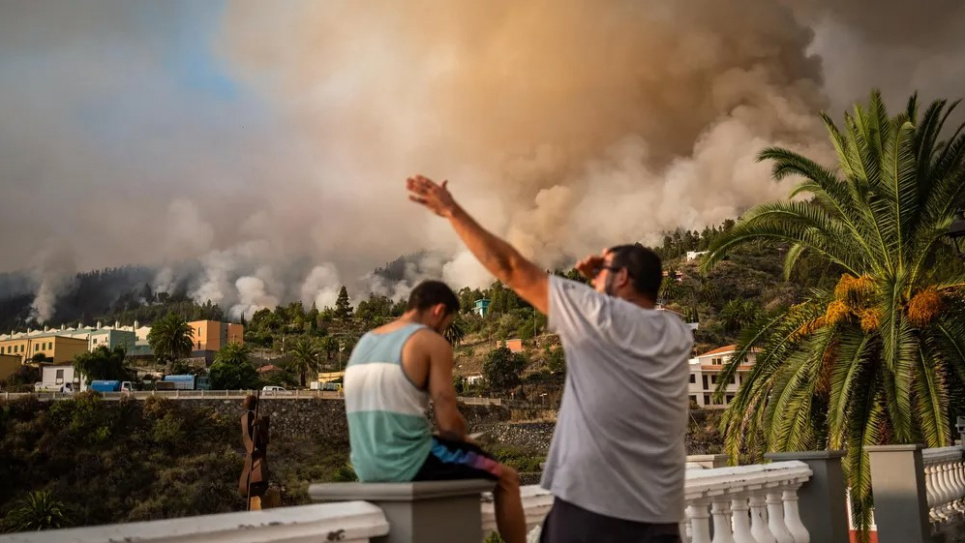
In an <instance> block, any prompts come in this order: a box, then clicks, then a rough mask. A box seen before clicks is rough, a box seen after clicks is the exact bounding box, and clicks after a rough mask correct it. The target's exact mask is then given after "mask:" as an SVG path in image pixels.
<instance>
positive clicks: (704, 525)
mask: <svg viewBox="0 0 965 543" xmlns="http://www.w3.org/2000/svg"><path fill="white" fill-rule="evenodd" d="M687 519H688V520H689V521H690V533H691V543H711V541H710V524H709V520H710V513H709V512H708V511H707V502H706V501H705V500H695V501H694V502H693V503H692V504H691V505H690V506H689V507H687Z"/></svg>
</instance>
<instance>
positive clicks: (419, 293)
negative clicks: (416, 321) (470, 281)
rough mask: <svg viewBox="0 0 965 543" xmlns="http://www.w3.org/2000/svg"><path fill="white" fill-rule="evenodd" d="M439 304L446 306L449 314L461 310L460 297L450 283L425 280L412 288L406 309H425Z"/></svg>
mask: <svg viewBox="0 0 965 543" xmlns="http://www.w3.org/2000/svg"><path fill="white" fill-rule="evenodd" d="M438 304H443V305H445V306H446V314H447V315H451V314H453V313H455V312H457V311H459V297H458V296H456V293H455V292H453V291H452V289H451V288H449V285H447V284H445V283H443V282H442V281H423V282H421V283H419V284H418V285H416V287H415V288H414V289H412V292H411V293H410V294H409V303H408V304H407V305H406V307H405V310H406V311H411V310H413V309H417V310H419V311H424V310H426V309H429V308H430V307H432V306H434V305H438Z"/></svg>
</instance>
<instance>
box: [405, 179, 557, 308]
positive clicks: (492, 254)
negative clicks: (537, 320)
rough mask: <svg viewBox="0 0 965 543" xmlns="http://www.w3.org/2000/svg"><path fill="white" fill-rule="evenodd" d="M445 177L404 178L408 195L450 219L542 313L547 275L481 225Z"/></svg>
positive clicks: (481, 258) (546, 297) (470, 245)
mask: <svg viewBox="0 0 965 543" xmlns="http://www.w3.org/2000/svg"><path fill="white" fill-rule="evenodd" d="M447 184H448V181H443V182H442V185H438V184H436V183H435V182H433V181H432V180H430V179H428V178H425V177H423V176H421V175H417V176H415V177H410V178H409V179H407V180H406V188H407V189H408V190H409V192H410V193H411V194H410V195H409V199H410V200H412V201H413V202H418V203H420V204H422V205H424V206H426V207H427V208H429V209H430V210H432V211H433V212H434V213H436V214H437V215H439V216H441V217H445V218H447V219H449V223H450V224H451V225H452V227H453V229H454V230H455V231H456V234H458V235H459V237H460V238H461V239H462V242H463V243H464V244H465V245H466V247H467V248H468V249H469V251H470V252H472V254H473V255H474V256H475V257H476V258H477V259H478V260H479V262H480V263H481V264H482V265H483V266H484V267H485V268H486V269H487V270H489V273H491V274H493V275H494V276H496V279H499V280H500V281H502V282H503V283H505V284H506V286H508V287H509V288H511V289H512V290H514V291H515V292H516V294H519V296H520V297H521V298H522V299H524V300H526V301H527V302H529V303H530V304H531V305H532V306H533V307H535V308H536V309H537V310H539V311H540V312H542V313H543V314H548V313H549V277H548V276H547V274H546V272H545V271H543V270H541V269H540V268H539V266H537V265H536V264H534V263H533V262H531V261H529V260H528V259H526V258H525V257H523V255H521V254H519V251H517V250H516V248H515V247H513V246H512V245H510V244H509V243H506V242H505V241H504V240H502V239H500V238H498V237H496V236H494V235H493V234H492V233H490V232H489V231H487V230H486V229H484V228H483V227H482V226H480V225H479V223H477V222H476V220H475V219H473V218H472V216H470V215H469V214H468V213H466V210H464V209H463V208H462V207H461V206H460V205H459V204H457V203H456V201H455V200H454V199H453V198H452V194H450V193H449V189H448V188H446V185H447Z"/></svg>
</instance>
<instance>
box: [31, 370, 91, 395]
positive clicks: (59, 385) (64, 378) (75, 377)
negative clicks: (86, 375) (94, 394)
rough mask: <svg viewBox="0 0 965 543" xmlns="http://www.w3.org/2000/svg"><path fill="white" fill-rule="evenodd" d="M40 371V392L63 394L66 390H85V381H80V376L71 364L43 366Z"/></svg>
mask: <svg viewBox="0 0 965 543" xmlns="http://www.w3.org/2000/svg"><path fill="white" fill-rule="evenodd" d="M40 371H41V374H40V384H39V385H40V386H39V388H40V389H41V390H45V391H51V392H64V391H65V390H66V389H68V388H69V389H71V390H73V391H78V390H84V389H86V388H87V382H86V380H82V378H81V375H80V374H79V373H77V372H76V371H75V370H74V366H73V365H71V364H50V365H44V366H43V367H42V368H41V370H40Z"/></svg>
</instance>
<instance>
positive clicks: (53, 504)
mask: <svg viewBox="0 0 965 543" xmlns="http://www.w3.org/2000/svg"><path fill="white" fill-rule="evenodd" d="M71 524H72V522H71V519H70V516H69V514H68V512H67V508H66V507H65V506H64V504H63V502H61V501H60V500H56V499H54V495H53V494H52V493H50V492H49V491H47V490H40V491H36V492H31V493H30V494H27V496H26V497H25V498H23V499H21V500H20V501H19V502H17V504H16V505H15V506H14V508H13V509H12V510H11V511H10V513H8V514H7V518H6V519H4V525H5V528H6V529H7V531H10V532H34V531H40V530H55V529H58V528H65V527H67V526H70V525H71Z"/></svg>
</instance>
